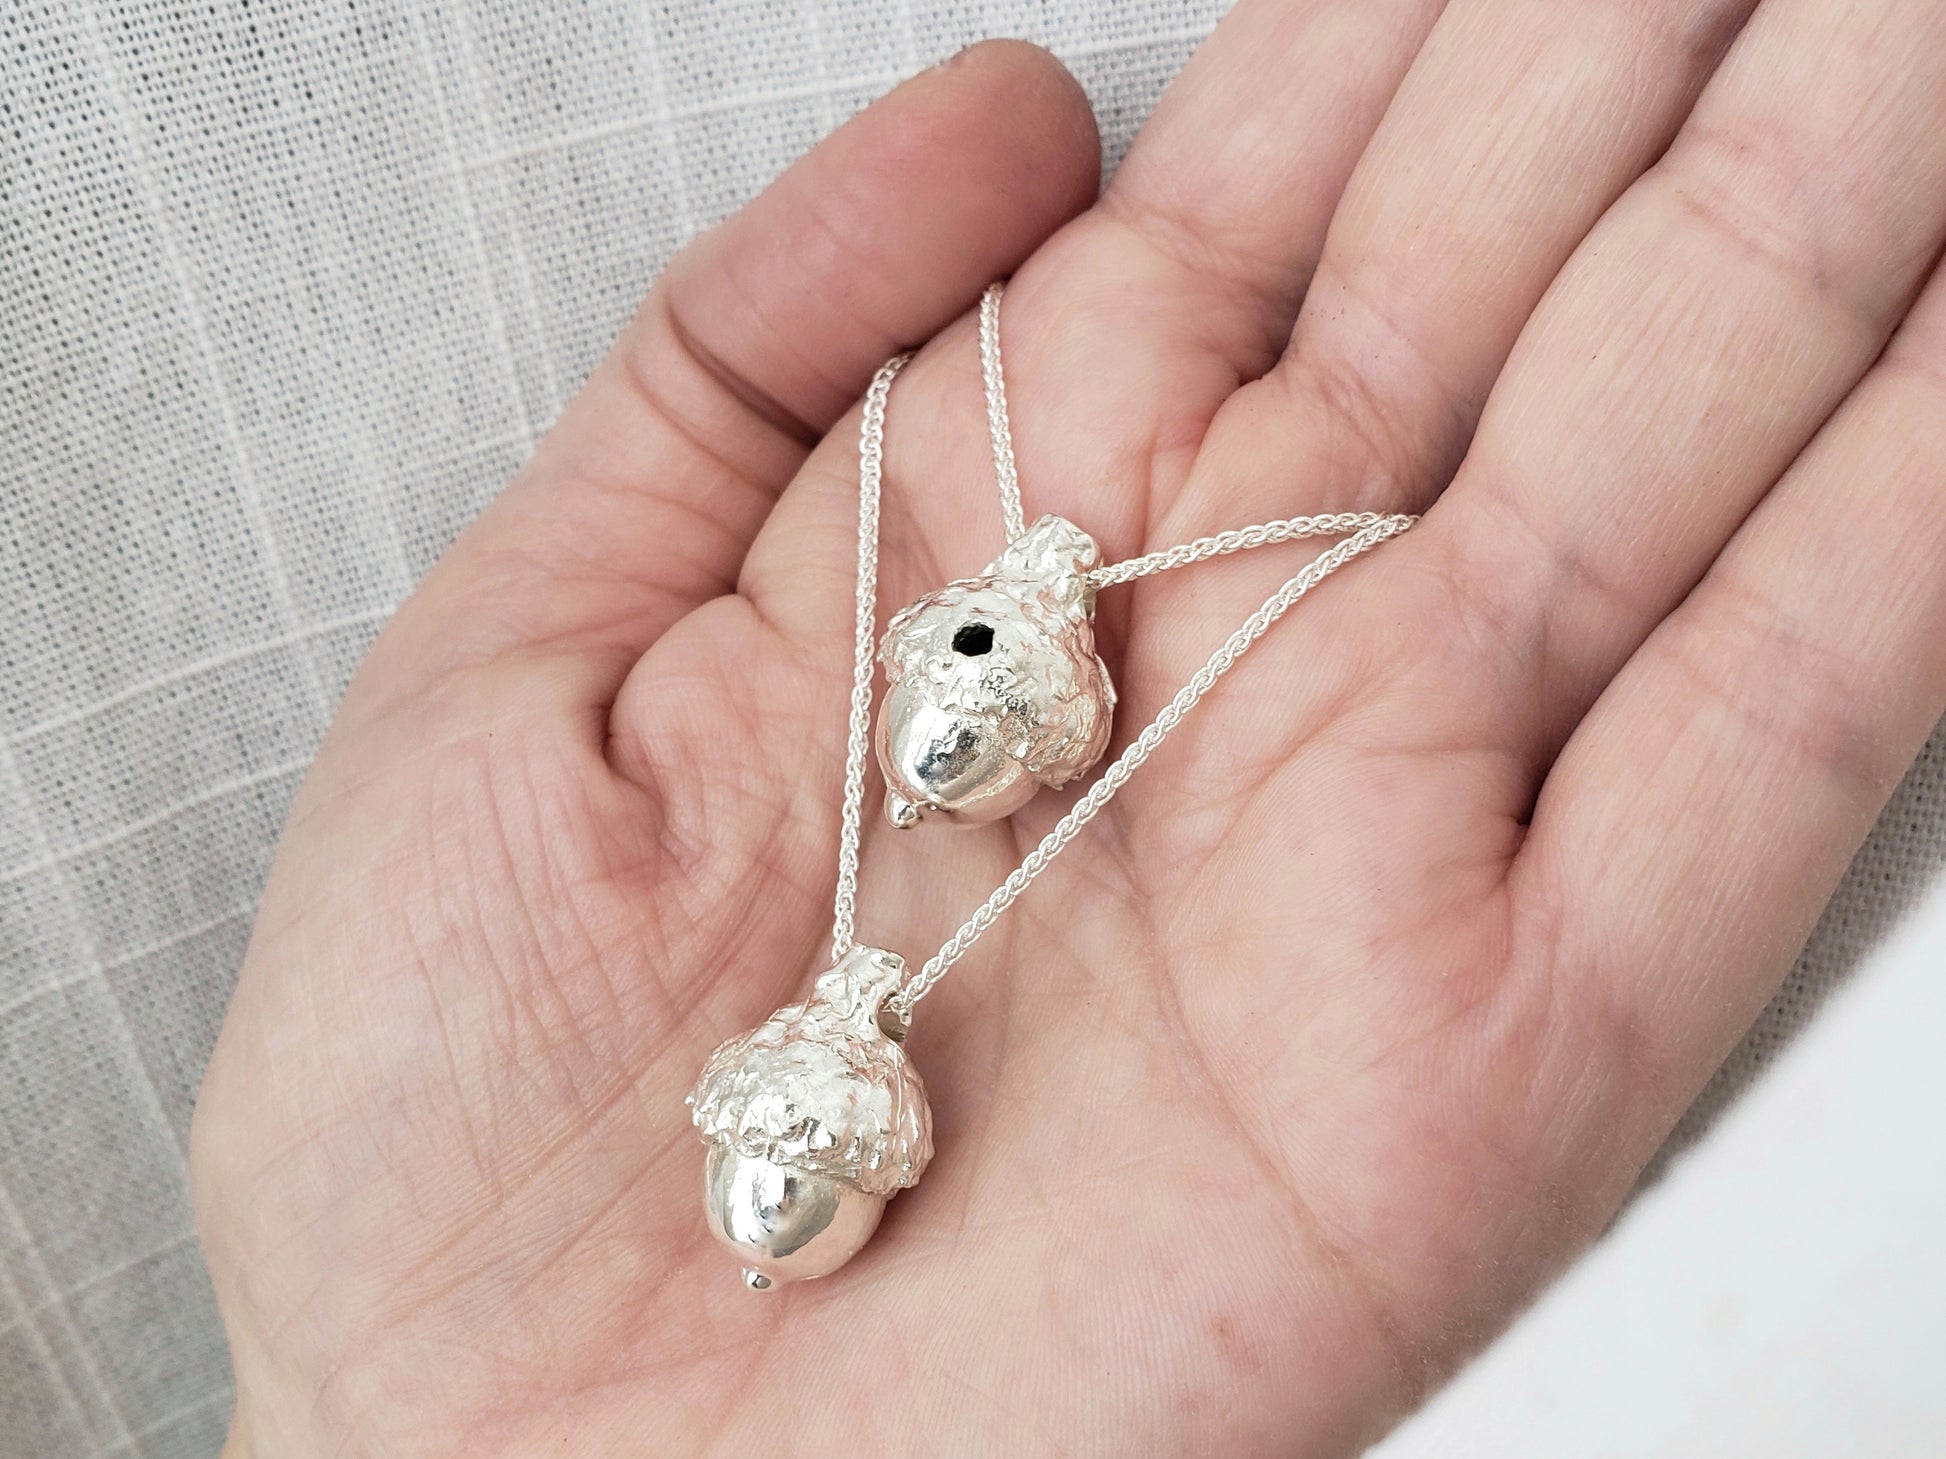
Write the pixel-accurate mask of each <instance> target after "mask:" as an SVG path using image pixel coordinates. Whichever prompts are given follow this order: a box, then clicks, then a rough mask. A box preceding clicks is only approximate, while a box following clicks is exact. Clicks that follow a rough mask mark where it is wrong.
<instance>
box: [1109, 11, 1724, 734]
mask: <svg viewBox="0 0 1946 1459" xmlns="http://www.w3.org/2000/svg"><path fill="white" fill-rule="evenodd" d="M1753 4H1754V0H1706V3H1698V0H1657V3H1652V4H1646V5H1630V6H1621V5H1604V6H1592V7H1589V6H1561V5H1558V4H1551V3H1547V0H1456V3H1454V4H1452V5H1450V6H1448V7H1447V9H1446V11H1445V13H1444V14H1443V15H1441V17H1440V20H1439V23H1438V25H1436V26H1435V27H1434V28H1433V33H1432V35H1431V37H1430V38H1429V39H1428V40H1427V42H1426V45H1425V48H1424V49H1423V50H1422V52H1421V53H1420V55H1419V58H1418V59H1417V60H1416V61H1415V62H1414V63H1413V66H1412V70H1411V72H1410V74H1408V76H1407V77H1406V79H1405V82H1404V84H1403V85H1402V86H1401V87H1400V89H1399V93H1398V95H1397V97H1395V98H1394V100H1393V102H1392V105H1391V106H1390V108H1388V110H1387V112H1386V115H1385V120H1384V122H1383V123H1382V124H1381V125H1380V127H1379V129H1378V133H1377V135H1376V136H1375V137H1374V138H1373V139H1372V143H1371V146H1370V147H1369V148H1367V150H1366V153H1365V156H1364V157H1363V158H1362V159H1361V160H1360V162H1359V165H1358V169H1357V171H1356V172H1355V173H1354V174H1353V177H1352V180H1351V183H1350V185H1349V186H1348V188H1347V189H1346V192H1345V196H1344V198H1343V201H1342V202H1341V203H1340V205H1339V208H1338V212H1337V215H1336V216H1335V217H1334V218H1333V220H1332V224H1331V234H1330V238H1329V239H1328V241H1327V242H1326V245H1325V249H1324V256H1323V259H1322V260H1321V262H1320V264H1319V267H1318V272H1317V276H1316V278H1315V280H1314V281H1313V282H1312V285H1311V289H1310V293H1309V294H1308V296H1307V297H1306V299H1305V301H1304V307H1303V310H1302V312H1301V313H1300V315H1299V317H1298V320H1297V323H1296V327H1295V329H1294V330H1293V332H1292V335H1291V339H1290V344H1289V348H1288V350H1287V351H1286V353H1285V355H1284V357H1283V359H1282V360H1281V361H1280V362H1279V364H1278V366H1277V367H1276V369H1274V370H1273V371H1271V373H1270V374H1268V375H1266V376H1265V377H1264V378H1263V379H1261V380H1259V381H1256V382H1253V383H1252V384H1250V385H1247V386H1245V387H1244V388H1243V389H1241V390H1240V391H1238V392H1237V393H1236V395H1235V396H1234V397H1233V398H1232V399H1231V400H1230V401H1229V402H1228V403H1227V404H1226V405H1225V406H1224V407H1223V409H1222V411H1221V412H1220V413H1219V414H1218V416H1217V418H1216V421H1215V423H1214V425H1213V426H1212V428H1211V430H1210V433H1209V436H1208V438H1207V439H1206V440H1205V442H1204V443H1203V447H1202V450H1201V451H1200V453H1199V455H1198V457H1197V462H1196V467H1195V470H1194V472H1193V473H1192V475H1191V477H1190V480H1189V482H1188V484H1187V486H1186V488H1185V490H1184V491H1183V493H1182V496H1181V498H1180V499H1179V500H1178V501H1177V502H1176V503H1175V504H1174V505H1173V506H1172V507H1171V508H1170V510H1169V512H1168V514H1167V515H1166V516H1165V517H1164V519H1163V520H1162V521H1161V522H1160V523H1158V524H1157V525H1156V526H1155V527H1154V528H1153V529H1152V535H1153V536H1154V537H1155V539H1156V540H1157V541H1161V542H1170V541H1178V540H1183V539H1186V538H1190V537H1194V536H1196V535H1197V534H1198V533H1199V532H1201V531H1204V530H1207V529H1208V528H1209V527H1210V526H1211V525H1213V524H1217V523H1222V524H1239V525H1240V524H1242V523H1244V522H1250V521H1263V520H1267V519H1270V518H1275V517H1281V516H1288V515H1290V514H1292V513H1294V512H1299V511H1304V512H1310V511H1333V510H1352V509H1368V508H1370V509H1380V510H1395V511H1400V510H1420V509H1423V507H1424V506H1425V505H1426V504H1427V503H1428V502H1430V501H1431V500H1432V499H1433V497H1434V496H1435V495H1436V494H1437V493H1438V491H1439V489H1440V487H1441V486H1442V485H1443V484H1444V483H1445V482H1446V481H1447V480H1449V479H1450V477H1451V475H1452V473H1453V471H1454V469H1455V468H1456V467H1457V465H1458V463H1459V459H1460V457H1461V455H1462V454H1463V452H1464V451H1465V449H1466V443H1467V441H1468V440H1469V439H1470V438H1471V436H1472V434H1473V431H1474V428H1475V426H1476V425H1477V423H1478V420H1479V414H1480V410H1481V406H1482V403H1483V402H1484V400H1485V398H1486V396H1487V392H1488V390H1489V389H1490V388H1491V386H1492V382H1493V380H1494V379H1495V377H1496V376H1497V375H1498V374H1499V373H1500V371H1501V369H1502V368H1503V367H1504V365H1505V363H1506V359H1507V355H1508V353H1509V352H1510V350H1511V348H1512V345H1513V341H1514V339H1515V337H1516V336H1517V335H1518V333H1519V330H1520V327H1521V325H1522V324H1523V323H1524V322H1525V321H1526V320H1527V319H1528V318H1529V317H1530V316H1531V314H1532V312H1533V310H1534V307H1535V305H1536V304H1537V303H1538V302H1539V301H1540V298H1541V296H1542V294H1543V293H1544V292H1545V290H1546V289H1547V286H1548V284H1549V283H1550V281H1551V280H1552V279H1553V278H1554V277H1555V276H1556V275H1557V274H1558V273H1559V271H1560V269H1561V266H1562V264H1563V263H1564V262H1566V260H1567V259H1568V257H1569V256H1570V255H1571V254H1572V253H1573V251H1574V249H1575V247H1576V245H1577V244H1579V242H1580V241H1581V240H1582V239H1583V238H1584V237H1585V236H1586V235H1587V232H1588V230H1589V229H1590V228H1591V227H1593V225H1594V224H1595V223H1596V221H1597V220H1598V219H1599V218H1600V216H1601V214H1602V213H1603V212H1604V211H1605V210H1606V209H1607V208H1608V207H1609V206H1610V205H1611V204H1612V203H1613V202H1614V200H1615V199H1616V198H1617V197H1619V196H1620V195H1621V194H1622V193H1623V192H1624V191H1625V190H1626V189H1627V188H1628V186H1629V185H1630V184H1631V183H1632V182H1633V181H1634V180H1635V179H1636V178H1637V177H1639V176H1640V175H1641V173H1642V172H1643V171H1644V170H1645V169H1646V168H1648V167H1649V166H1650V165H1652V163H1653V162H1654V160H1655V159H1656V157H1657V156H1659V155H1660V154H1661V153H1662V151H1663V150H1664V149H1665V148H1666V147H1667V146H1668V143H1669V140H1670V138H1671V136H1672V135H1673V134H1674V133H1675V131H1676V129H1677V128H1678V127H1679V126H1680V125H1681V123H1682V120H1683V118H1684V117H1685V116H1687V115H1688V113H1689V111H1690V109H1691V107H1692V106H1693V104H1694V102H1695V99H1696V97H1697V95H1698V94H1699V93H1700V92H1701V90H1702V88H1703V86H1704V84H1705V82H1706V81H1707V80H1708V77H1709V75H1710V73H1711V72H1712V71H1713V70H1714V68H1715V67H1716V65H1717V63H1718V62H1719V61H1720V59H1721V57H1722V53H1723V51H1724V50H1725V49H1726V48H1727V47H1728V45H1729V43H1730V41H1731V39H1732V38H1733V36H1734V34H1735V32H1736V31H1737V30H1738V28H1739V27H1740V26H1741V25H1742V24H1743V22H1744V20H1745V18H1746V17H1747V15H1748V13H1749V11H1750V10H1751V8H1752V6H1753ZM1406 548H1407V544H1400V547H1399V548H1388V549H1387V552H1388V554H1390V553H1391V552H1394V551H1400V550H1405V549H1406ZM1273 572H1274V570H1273V567H1272V565H1270V564H1266V563H1258V562H1252V561H1249V560H1247V559H1243V558H1239V559H1233V560H1231V561H1229V562H1223V563H1211V564H1208V565H1206V566H1204V567H1202V568H1199V569H1197V571H1196V573H1195V574H1194V575H1191V574H1182V575H1180V577H1179V578H1178V579H1170V578H1163V579H1159V580H1157V581H1156V582H1154V583H1153V584H1146V585H1144V587H1143V588H1142V589H1141V590H1140V594H1141V596H1140V600H1139V601H1140V607H1141V618H1140V621H1139V623H1138V625H1137V631H1138V632H1139V633H1140V635H1141V638H1140V640H1139V643H1138V645H1137V650H1136V652H1135V653H1134V654H1133V655H1132V657H1133V658H1134V660H1135V662H1137V663H1138V664H1142V665H1147V666H1150V668H1151V670H1152V673H1151V676H1150V680H1149V683H1148V684H1147V685H1145V684H1144V683H1142V682H1141V681H1139V680H1138V681H1137V682H1134V683H1131V684H1129V685H1128V686H1126V687H1127V688H1129V690H1130V691H1131V694H1132V697H1133V698H1134V700H1136V701H1137V702H1140V701H1142V700H1144V699H1159V698H1161V697H1164V696H1166V695H1167V693H1168V692H1169V690H1170V688H1171V687H1172V686H1173V685H1175V684H1178V683H1180V682H1181V681H1182V679H1183V678H1184V677H1185V676H1186V675H1187V674H1188V673H1189V672H1191V670H1192V669H1193V668H1194V666H1195V664H1197V663H1199V662H1200V661H1201V659H1202V657H1203V655H1205V654H1207V653H1208V652H1209V649H1210V646H1211V644H1212V643H1213V642H1214V641H1215V640H1214V639H1213V638H1212V635H1211V633H1210V631H1209V630H1208V629H1207V628H1205V627H1203V626H1202V620H1203V619H1204V618H1206V617H1207V616H1208V615H1207V614H1197V613H1194V612H1191V611H1188V610H1189V605H1191V604H1206V605H1220V607H1221V610H1222V612H1223V613H1224V614H1227V615H1233V616H1234V617H1240V616H1241V615H1242V614H1244V613H1245V612H1247V611H1248V610H1249V607H1250V606H1251V605H1252V604H1254V603H1255V602H1257V601H1259V600H1260V599H1261V597H1262V595H1263V594H1264V593H1265V592H1266V591H1267V590H1268V588H1269V586H1270V585H1271V584H1272V583H1274V582H1275V581H1276V577H1275V576H1274V575H1273ZM1335 596H1336V594H1327V595H1325V598H1323V599H1321V600H1320V604H1319V606H1320V607H1321V606H1322V604H1323V602H1324V601H1325V600H1326V599H1328V598H1330V597H1335ZM1262 652H1263V653H1264V654H1265V655H1266V657H1267V659H1268V663H1267V664H1265V663H1260V664H1259V665H1258V667H1257V669H1256V670H1255V673H1256V674H1257V675H1259V676H1262V677H1263V678H1264V679H1265V681H1266V682H1268V681H1270V680H1271V679H1278V680H1281V681H1283V682H1285V683H1287V684H1289V683H1295V682H1301V681H1302V677H1301V676H1303V675H1304V674H1305V673H1307V672H1309V670H1307V669H1306V667H1305V666H1306V665H1313V666H1314V665H1315V664H1316V659H1317V656H1316V654H1315V650H1314V649H1313V648H1312V647H1310V646H1309V644H1307V642H1306V641H1304V640H1302V639H1301V638H1283V637H1281V636H1280V637H1279V638H1278V639H1275V640H1273V641H1272V642H1270V643H1268V644H1266V645H1265V646H1264V648H1263V650H1262ZM1213 712H1214V713H1216V714H1218V715H1221V716H1227V717H1229V718H1230V719H1231V721H1232V728H1231V729H1230V730H1229V733H1231V734H1232V735H1241V736H1244V737H1247V738H1248V739H1250V740H1251V741H1252V742H1254V743H1257V744H1259V745H1261V746H1263V748H1264V749H1265V751H1266V752H1267V753H1269V754H1272V755H1278V754H1281V753H1283V752H1284V751H1285V750H1286V748H1287V747H1288V746H1290V745H1293V744H1295V743H1297V741H1298V739H1299V738H1300V737H1301V736H1302V735H1303V734H1304V733H1305V732H1306V731H1305V726H1304V725H1303V724H1302V723H1300V722H1298V721H1296V720H1293V718H1292V717H1291V716H1290V715H1289V714H1288V713H1286V712H1285V711H1284V709H1283V706H1282V702H1281V701H1280V700H1279V699H1278V698H1277V697H1276V696H1267V697H1265V698H1264V699H1261V700H1258V701H1255V702H1252V701H1250V700H1246V699H1245V698H1243V697H1242V696H1240V695H1239V696H1234V697H1232V698H1231V699H1230V701H1229V704H1228V707H1226V708H1220V709H1217V710H1214V711H1213ZM1246 718H1247V719H1248V721H1249V722H1248V724H1244V723H1242V721H1243V720H1245V719H1246ZM1442 722H1443V721H1442Z"/></svg>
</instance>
